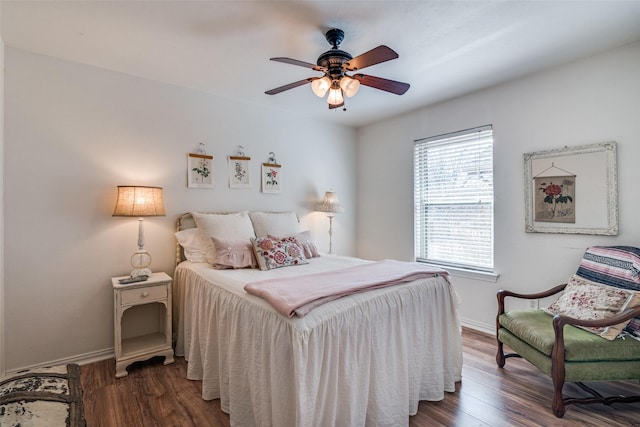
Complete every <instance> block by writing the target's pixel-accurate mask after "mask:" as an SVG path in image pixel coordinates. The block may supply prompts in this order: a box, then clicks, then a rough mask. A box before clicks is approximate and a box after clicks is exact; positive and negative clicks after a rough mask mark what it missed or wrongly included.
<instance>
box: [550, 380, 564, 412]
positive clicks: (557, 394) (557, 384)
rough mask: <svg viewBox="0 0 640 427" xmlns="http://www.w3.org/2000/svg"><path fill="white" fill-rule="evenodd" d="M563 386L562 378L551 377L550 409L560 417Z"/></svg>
mask: <svg viewBox="0 0 640 427" xmlns="http://www.w3.org/2000/svg"><path fill="white" fill-rule="evenodd" d="M563 387H564V378H554V379H553V401H552V403H551V409H552V410H553V413H554V415H555V416H556V417H558V418H562V417H563V416H564V410H565V408H564V400H563V399H562V388H563Z"/></svg>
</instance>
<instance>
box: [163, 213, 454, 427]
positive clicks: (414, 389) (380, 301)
mask: <svg viewBox="0 0 640 427" xmlns="http://www.w3.org/2000/svg"><path fill="white" fill-rule="evenodd" d="M194 215H202V214H194ZM234 215H237V213H234ZM273 215H276V214H273ZM278 215H281V213H278ZM285 215H286V216H287V220H286V221H285V220H283V216H279V217H278V219H277V220H275V218H276V217H275V216H271V213H269V214H266V215H265V218H268V221H266V222H265V223H268V224H267V225H268V227H267V228H269V227H271V231H273V232H275V233H276V234H280V235H285V234H290V233H291V232H294V231H295V232H299V230H297V227H298V225H297V221H296V224H295V226H294V225H291V214H290V213H286V214H285ZM293 215H295V214H293ZM200 225H201V224H198V227H197V229H199V230H200V233H201V234H200V235H201V236H202V235H203V234H204V235H205V236H207V235H209V236H210V235H211V234H207V233H211V232H213V233H223V234H224V233H227V237H230V236H231V235H233V236H235V235H236V234H238V233H239V234H243V233H245V232H246V233H250V232H251V233H255V235H256V236H259V235H260V234H268V233H267V232H266V230H265V229H264V227H261V225H265V224H264V223H263V224H261V223H260V221H253V229H252V230H251V231H250V232H249V231H248V230H242V227H240V228H238V227H230V226H229V224H226V223H225V224H222V225H220V224H218V229H217V230H213V231H212V230H211V229H207V227H200ZM194 227H195V223H194V221H193V215H192V214H185V215H183V216H181V217H180V219H179V220H178V232H181V231H184V230H188V229H191V228H194ZM214 228H215V227H214ZM293 228H295V230H294V229H293ZM229 233H230V234H229ZM176 235H177V236H178V233H176ZM307 236H308V235H307ZM245 237H246V236H244V237H243V239H244V238H245ZM311 244H312V243H311ZM186 246H188V245H185V244H184V241H183V242H182V244H179V245H178V251H177V253H178V256H177V261H178V265H177V267H176V270H175V277H174V288H173V289H174V291H173V292H174V316H173V318H174V330H175V334H176V348H175V352H176V355H178V356H184V357H185V359H186V360H187V362H188V368H187V377H188V378H189V379H191V380H201V381H202V398H203V399H205V400H212V399H220V404H221V407H222V410H223V411H225V412H226V413H228V414H229V415H230V422H231V425H237V426H254V425H255V426H305V427H306V426H356V425H367V426H399V425H407V424H408V421H409V416H411V415H414V414H416V412H417V409H418V402H419V401H421V400H429V401H437V400H442V399H443V398H444V395H445V392H453V391H455V383H456V382H458V381H460V380H461V369H462V349H461V336H460V324H459V320H458V317H457V312H456V307H457V297H456V294H455V292H454V291H453V290H452V288H451V286H450V283H449V281H448V280H447V277H446V276H443V275H436V276H435V277H431V278H428V279H421V280H415V281H411V282H408V283H404V284H401V285H396V286H393V287H383V288H378V289H374V290H369V291H366V292H360V293H355V294H353V295H348V296H344V297H342V298H339V299H336V300H334V301H331V302H327V303H326V304H323V305H320V306H318V307H317V308H314V309H313V310H311V311H310V312H308V313H307V314H306V315H304V316H303V317H298V316H295V315H294V316H291V317H289V316H284V315H282V314H280V313H278V312H277V311H276V310H275V309H274V307H273V306H272V305H271V304H270V303H269V302H267V301H266V300H265V299H263V298H261V297H258V296H255V295H251V294H248V293H247V292H246V291H245V290H244V287H245V285H246V284H247V283H249V282H255V281H261V280H265V279H279V280H280V279H282V280H285V279H288V278H291V277H298V278H302V277H306V275H313V274H317V273H321V272H326V271H336V270H340V269H345V268H350V267H354V266H359V265H364V264H367V263H370V262H371V261H366V260H361V259H357V258H351V257H343V256H335V255H330V256H311V257H309V258H307V259H306V263H304V264H300V265H291V266H288V267H287V268H273V269H269V270H267V271H262V270H260V269H257V268H237V269H216V268H213V267H212V263H211V262H202V261H200V262H198V259H196V260H195V261H196V262H194V261H190V260H185V249H186ZM301 246H302V245H301ZM218 249H219V248H218ZM190 258H192V259H193V257H190ZM236 259H237V257H236ZM209 261H211V260H209Z"/></svg>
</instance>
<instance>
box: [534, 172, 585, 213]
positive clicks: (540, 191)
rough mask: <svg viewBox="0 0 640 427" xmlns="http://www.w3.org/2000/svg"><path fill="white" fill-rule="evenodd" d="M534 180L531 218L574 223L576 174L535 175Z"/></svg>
mask: <svg viewBox="0 0 640 427" xmlns="http://www.w3.org/2000/svg"><path fill="white" fill-rule="evenodd" d="M552 167H555V166H552ZM534 180H535V184H534V188H535V195H534V198H535V201H534V219H533V220H534V221H537V222H555V223H567V224H575V222H576V176H575V175H563V176H550V175H549V176H537V177H535V178H534Z"/></svg>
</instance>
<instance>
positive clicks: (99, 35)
mask: <svg viewBox="0 0 640 427" xmlns="http://www.w3.org/2000/svg"><path fill="white" fill-rule="evenodd" d="M0 7H1V10H0V13H1V16H2V37H3V40H4V42H5V44H6V45H7V46H11V47H16V48H20V49H24V50H27V51H32V52H36V53H41V54H45V55H50V56H53V57H58V58H62V59H65V60H69V61H76V62H80V63H83V64H88V65H93V66H96V67H101V68H105V69H109V70H114V71H119V72H122V73H127V74H131V75H134V76H140V77H145V78H149V79H153V80H157V81H161V82H166V83H171V84H175V85H179V86H183V87H188V88H193V89H195V90H199V91H204V92H208V93H212V94H215V95H218V96H222V97H227V98H235V99H241V100H243V101H246V102H247V103H251V104H259V105H263V106H267V107H269V108H274V109H279V110H285V111H287V112H290V113H291V114H292V115H302V116H306V117H313V118H315V119H321V120H326V121H331V122H334V123H340V124H345V125H349V126H354V127H357V126H361V125H364V124H367V123H371V122H374V121H377V120H379V119H381V118H384V117H388V116H393V115H397V114H401V113H403V112H406V111H409V110H412V109H415V108H417V107H421V106H424V105H427V104H431V103H434V102H438V101H442V100H444V99H448V98H451V97H455V96H459V95H461V94H464V93H468V92H471V91H475V90H478V89H481V88H484V87H487V86H491V85H494V84H497V83H500V82H503V81H506V80H510V79H513V78H516V77H519V76H522V75H525V74H527V73H531V72H534V71H538V70H541V69H544V68H548V67H550V66H553V65H557V64H559V63H563V62H568V61H571V60H574V59H577V58H580V57H584V56H588V55H591V54H593V53H596V52H598V51H602V50H605V49H608V48H611V47H615V46H619V45H623V44H626V43H629V42H632V41H635V40H640V0H626V1H621V0H600V1H598V0H595V1H580V0H572V1H539V0H528V1H513V0H509V1H487V0H476V1H447V0H438V1H433V0H432V1H426V0H423V1H392V0H387V1H363V0H360V1H318V0H313V1H300V0H299V1H269V0H261V1H214V0H210V1H185V0H183V1H79V0H76V1H56V0H49V1H42V2H37V1H6V0H2V3H1V6H0ZM333 27H335V28H340V29H342V30H344V32H345V34H346V35H345V40H344V41H343V43H342V46H341V48H342V49H343V50H346V51H347V52H349V53H351V54H352V55H353V56H357V55H359V54H361V53H363V52H365V51H368V50H369V49H372V48H373V47H376V46H378V45H381V44H385V45H387V46H389V47H391V48H392V49H394V50H395V51H396V52H398V54H399V55H400V57H399V58H398V59H396V60H393V61H389V62H386V63H383V64H378V65H374V66H371V67H369V68H366V69H364V70H363V71H362V72H363V73H365V74H371V75H374V76H378V77H384V78H388V79H392V80H399V81H402V82H407V83H410V84H411V88H410V89H409V91H408V92H407V93H406V94H405V95H402V96H398V95H393V94H390V93H387V92H383V91H379V90H376V89H373V88H369V87H364V86H363V87H361V89H360V91H359V92H358V94H357V95H356V96H355V97H353V98H349V99H347V104H346V106H347V108H348V110H347V111H346V112H345V111H342V110H341V109H336V110H331V111H330V110H328V108H327V104H326V101H324V100H322V99H320V98H317V97H316V96H315V95H313V93H312V92H311V89H310V87H309V86H302V87H298V88H295V89H291V90H289V91H287V92H283V93H281V94H278V95H273V96H269V95H265V94H264V91H265V90H268V89H272V88H275V87H278V86H281V85H284V84H287V83H290V82H294V81H297V80H301V79H304V78H307V77H313V76H320V75H321V74H320V73H318V72H315V71H313V70H310V69H306V68H303V67H298V66H294V65H289V64H283V63H277V62H273V61H269V58H271V57H275V56H285V57H289V58H294V59H298V60H301V61H305V62H311V63H315V62H316V59H317V57H318V56H319V55H320V54H321V53H322V52H324V51H326V50H328V49H329V48H330V46H329V44H328V43H327V41H326V40H325V38H324V32H325V31H326V30H327V29H329V28H333Z"/></svg>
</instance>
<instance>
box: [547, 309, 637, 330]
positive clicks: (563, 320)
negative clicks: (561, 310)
mask: <svg viewBox="0 0 640 427" xmlns="http://www.w3.org/2000/svg"><path fill="white" fill-rule="evenodd" d="M636 316H640V306H638V307H635V308H630V309H627V310H625V311H623V312H622V313H619V314H616V315H615V316H613V317H609V318H608V319H598V320H581V319H576V318H574V317H568V316H562V315H560V314H556V315H555V316H553V329H554V331H556V336H557V335H558V334H557V330H559V329H562V328H563V327H564V325H573V326H586V327H588V328H601V327H604V326H612V325H617V324H618V323H622V322H626V321H627V320H629V319H633V318H634V317H636Z"/></svg>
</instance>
